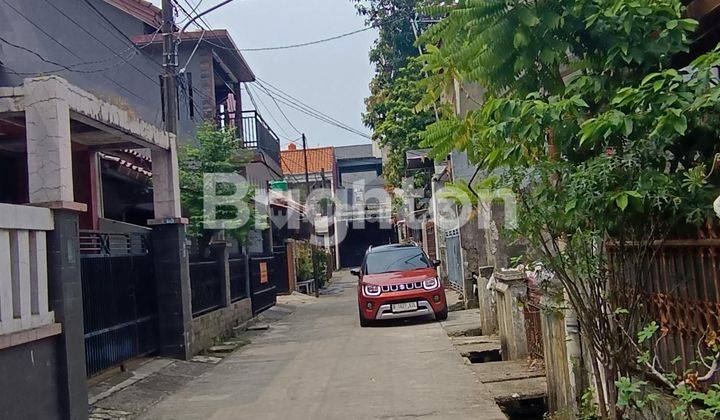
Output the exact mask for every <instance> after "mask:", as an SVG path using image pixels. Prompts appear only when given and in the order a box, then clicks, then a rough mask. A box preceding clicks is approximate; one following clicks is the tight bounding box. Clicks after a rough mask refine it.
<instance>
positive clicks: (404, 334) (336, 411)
mask: <svg viewBox="0 0 720 420" xmlns="http://www.w3.org/2000/svg"><path fill="white" fill-rule="evenodd" d="M335 284H336V285H337V286H339V287H341V289H342V292H341V293H339V294H337V295H334V296H323V297H321V299H320V301H319V302H316V303H313V304H309V305H306V306H303V307H301V308H299V309H298V311H297V312H295V313H294V314H292V315H290V316H289V317H288V318H286V319H284V320H282V321H280V322H278V323H276V324H274V325H273V327H272V328H271V329H270V330H269V331H268V332H267V333H266V334H264V335H262V336H260V337H258V338H256V339H255V340H254V341H253V343H252V344H251V345H249V346H247V347H246V348H245V349H243V350H242V351H239V352H236V353H235V354H233V355H231V356H229V357H228V358H226V359H225V360H224V361H223V362H222V363H220V364H219V365H217V366H216V367H215V368H214V369H213V370H212V371H210V372H209V373H207V374H205V375H204V376H202V377H201V378H199V379H198V380H196V381H194V382H192V383H190V384H189V385H188V386H186V387H185V388H184V389H182V390H181V391H180V392H178V393H176V394H174V395H173V396H171V397H169V398H167V399H165V400H164V401H163V402H161V403H160V404H159V405H157V406H156V407H154V409H152V410H151V411H150V412H149V413H146V415H145V416H144V418H147V419H157V418H160V419H202V420H209V419H312V420H315V419H343V420H344V419H416V418H427V419H504V418H505V417H504V416H503V415H502V413H501V412H500V411H499V409H498V408H497V406H496V405H495V403H494V402H493V401H492V399H491V398H490V397H488V395H487V393H486V391H484V390H483V388H481V386H482V385H480V384H479V383H477V382H476V381H475V379H474V378H473V376H472V373H471V372H470V370H469V369H468V368H467V367H466V366H465V365H464V364H463V361H462V359H461V358H460V356H459V355H458V354H457V353H456V352H455V350H454V349H453V348H452V345H451V344H450V341H449V339H448V338H447V336H446V335H445V333H444V331H443V330H442V328H441V327H440V325H439V324H438V323H436V322H434V321H432V320H426V321H422V322H416V323H396V324H393V325H386V326H383V327H375V328H360V326H359V324H358V320H357V316H358V314H357V303H356V297H355V284H356V282H355V279H354V278H353V277H351V276H350V275H349V273H343V276H342V278H341V279H340V280H337V281H336V283H335Z"/></svg>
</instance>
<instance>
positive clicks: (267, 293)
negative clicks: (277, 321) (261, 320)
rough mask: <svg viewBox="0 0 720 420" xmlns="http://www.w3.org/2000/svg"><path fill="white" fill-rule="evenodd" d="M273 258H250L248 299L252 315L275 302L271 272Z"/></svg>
mask: <svg viewBox="0 0 720 420" xmlns="http://www.w3.org/2000/svg"><path fill="white" fill-rule="evenodd" d="M274 260H275V258H274V257H251V258H250V297H251V300H252V310H253V314H258V313H260V312H262V311H264V310H266V309H268V308H270V307H272V306H274V305H275V303H276V302H277V287H276V285H275V278H274V276H273V273H272V272H273V270H274V269H275V265H277V264H275V261H274Z"/></svg>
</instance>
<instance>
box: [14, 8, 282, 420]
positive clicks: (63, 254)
mask: <svg viewBox="0 0 720 420" xmlns="http://www.w3.org/2000/svg"><path fill="white" fill-rule="evenodd" d="M0 21H1V22H2V23H3V24H2V25H0V389H3V390H10V389H12V390H13V391H12V392H2V393H0V418H48V419H52V418H83V417H86V416H87V390H86V375H92V374H95V373H97V372H101V371H103V370H105V369H107V368H110V367H113V366H118V365H120V364H122V363H124V362H125V361H127V360H129V359H131V358H134V357H138V356H143V355H147V354H151V353H159V354H164V355H168V356H173V357H179V358H187V357H189V356H190V355H192V354H193V353H194V352H197V351H198V350H199V349H201V348H202V347H203V346H204V345H205V344H206V343H208V342H209V341H211V340H212V338H213V337H214V336H216V335H219V334H220V333H222V332H223V329H228V327H229V326H230V325H231V324H232V323H233V322H236V321H238V320H242V319H247V318H249V317H250V316H252V313H253V312H254V311H256V310H260V309H258V308H256V307H255V306H254V305H255V302H254V301H253V302H251V299H250V296H251V295H252V293H253V290H254V289H253V286H252V285H251V284H250V281H249V279H250V278H251V277H252V278H255V277H257V278H258V279H260V278H261V274H259V273H263V272H267V270H263V269H262V267H263V266H264V267H265V268H267V266H268V265H269V264H270V262H271V260H272V255H273V254H272V236H271V234H270V232H263V234H262V235H258V236H259V238H258V239H257V241H258V242H259V243H260V246H259V249H260V251H259V253H260V254H265V255H259V256H258V260H254V259H252V258H250V259H248V258H245V259H243V258H239V257H238V256H236V257H235V258H232V257H231V258H230V259H229V260H228V254H230V253H231V252H232V250H228V249H226V248H224V246H218V247H216V249H213V254H212V255H211V256H209V259H208V260H207V261H202V262H200V263H199V264H197V265H193V264H190V265H188V264H187V253H185V252H184V251H181V250H182V249H184V248H185V246H186V241H185V229H184V225H183V223H184V222H183V218H182V214H181V209H180V200H179V188H178V174H177V165H176V157H177V147H178V146H182V144H186V143H188V142H192V141H193V139H194V137H195V132H196V128H197V126H198V124H200V123H202V122H211V123H214V124H216V125H217V126H220V127H237V130H236V132H237V134H238V135H239V136H240V137H241V138H242V139H243V141H244V145H245V147H247V148H248V149H253V150H254V151H255V153H254V158H253V163H251V164H249V165H247V166H246V168H245V171H246V175H247V177H248V178H249V179H250V180H251V182H253V183H255V184H256V185H257V186H259V187H263V188H264V187H265V186H266V185H267V182H268V181H269V180H271V179H280V178H281V177H282V175H281V169H280V164H279V161H280V158H279V149H280V147H279V140H278V138H277V136H275V134H274V133H273V132H272V130H271V129H270V127H269V126H268V125H267V124H266V123H265V121H264V120H263V119H262V117H261V116H260V115H259V114H257V112H256V111H243V107H242V103H241V99H240V98H241V97H242V94H241V92H240V87H241V85H242V83H245V82H251V81H253V80H254V79H255V76H254V74H253V72H252V71H251V70H250V68H249V67H248V65H247V63H246V62H245V60H244V59H243V57H242V55H241V54H240V52H239V51H238V49H237V47H236V46H235V44H234V42H233V40H232V39H231V38H230V36H229V35H228V33H227V31H224V30H206V31H199V32H185V33H183V34H182V35H180V36H179V42H180V43H179V59H178V60H179V66H180V68H181V69H182V77H181V80H180V88H179V92H178V93H179V109H180V124H179V133H178V135H177V136H174V135H172V134H170V133H166V132H165V131H163V129H162V127H163V119H164V115H163V103H162V100H163V99H162V97H163V96H162V90H161V83H160V75H161V73H162V71H163V69H162V66H161V64H160V63H161V60H162V47H161V44H160V40H161V38H162V36H161V34H160V29H159V28H160V10H159V9H158V8H156V7H155V6H153V5H152V4H151V3H149V2H146V1H143V0H3V1H2V2H0ZM29 174H31V175H29ZM28 204H30V205H28ZM181 260H182V261H184V263H183V262H178V261H181ZM216 263H217V264H216ZM218 268H222V269H221V270H218ZM193 270H195V271H193ZM193 272H197V273H199V275H198V276H196V277H194V278H196V279H197V281H195V280H193V276H189V275H188V273H189V274H192V273H193ZM208 273H212V275H206V274H208ZM217 273H220V274H219V275H218V274H217ZM253 273H254V274H253ZM253 276H254V277H253ZM189 278H190V280H192V282H191V281H190V280H188V279H189ZM265 280H267V279H265ZM258 281H259V282H260V280H258ZM265 283H266V282H265ZM191 291H192V292H191ZM271 292H272V291H271ZM263 296H268V297H270V298H272V299H274V293H264V294H263ZM272 303H273V302H272V301H265V302H263V304H262V305H263V306H262V307H261V308H265V307H267V305H270V304H272ZM251 304H252V305H253V306H251Z"/></svg>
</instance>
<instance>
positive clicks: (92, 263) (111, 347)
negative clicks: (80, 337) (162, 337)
mask: <svg viewBox="0 0 720 420" xmlns="http://www.w3.org/2000/svg"><path fill="white" fill-rule="evenodd" d="M80 248H81V261H80V262H81V278H82V290H83V294H82V299H83V318H84V319H83V321H84V327H85V331H84V332H85V362H86V367H87V374H88V375H90V376H91V375H94V374H97V373H99V372H101V371H103V370H105V369H108V368H111V367H113V366H116V365H118V364H121V363H122V362H124V361H126V360H128V359H132V358H134V357H138V356H142V355H146V354H149V353H152V352H154V351H156V350H157V348H158V341H157V337H158V325H157V306H156V284H155V275H154V265H153V259H152V254H151V251H150V238H149V235H148V234H139V233H132V234H106V233H99V232H89V231H83V232H81V233H80Z"/></svg>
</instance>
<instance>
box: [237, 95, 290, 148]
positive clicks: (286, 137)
mask: <svg viewBox="0 0 720 420" xmlns="http://www.w3.org/2000/svg"><path fill="white" fill-rule="evenodd" d="M243 85H244V86H245V91H246V92H247V93H248V96H249V97H250V101H251V102H252V103H253V106H255V109H258V106H257V103H255V97H254V95H253V94H252V92H251V90H250V86H249V85H248V84H247V83H243ZM257 102H258V103H259V104H260V105H261V106H262V107H263V109H265V110H266V111H267V115H268V116H269V117H270V119H272V120H273V122H274V123H275V124H276V125H277V127H278V128H279V129H280V131H282V134H283V136H282V137H283V138H284V139H285V140H289V137H290V135H289V134H288V132H287V131H285V128H284V127H283V126H282V124H280V122H279V121H278V120H277V119H276V118H275V115H273V113H272V112H270V108H269V107H268V106H267V105H265V103H264V102H263V101H262V100H261V99H260V97H258V98H257Z"/></svg>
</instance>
